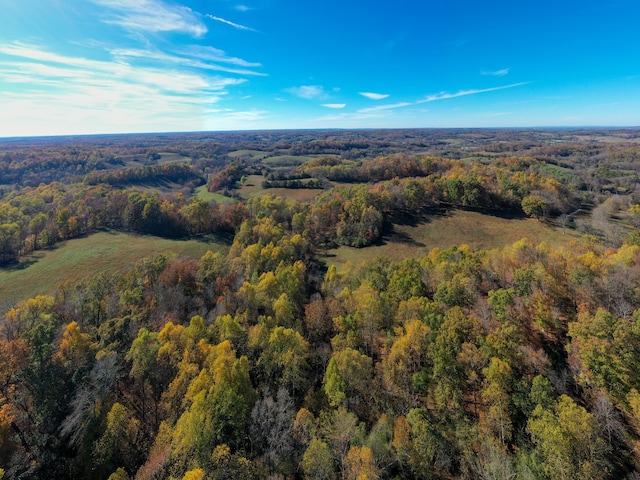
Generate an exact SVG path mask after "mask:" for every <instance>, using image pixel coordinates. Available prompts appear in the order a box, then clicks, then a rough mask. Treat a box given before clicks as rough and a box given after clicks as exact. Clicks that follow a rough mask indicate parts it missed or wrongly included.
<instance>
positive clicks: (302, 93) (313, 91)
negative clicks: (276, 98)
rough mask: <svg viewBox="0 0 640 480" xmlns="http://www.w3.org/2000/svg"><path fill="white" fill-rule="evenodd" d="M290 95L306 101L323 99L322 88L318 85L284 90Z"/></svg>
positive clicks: (323, 92)
mask: <svg viewBox="0 0 640 480" xmlns="http://www.w3.org/2000/svg"><path fill="white" fill-rule="evenodd" d="M286 91H287V92H289V93H290V94H291V95H294V96H296V97H300V98H304V99H306V100H313V99H314V98H323V97H325V95H326V94H325V91H324V88H323V87H321V86H320V85H301V86H299V87H291V88H287V89H286Z"/></svg>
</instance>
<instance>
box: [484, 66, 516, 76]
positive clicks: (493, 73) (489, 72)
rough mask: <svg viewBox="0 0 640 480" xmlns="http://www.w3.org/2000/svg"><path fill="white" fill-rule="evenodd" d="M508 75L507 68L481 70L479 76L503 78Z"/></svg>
mask: <svg viewBox="0 0 640 480" xmlns="http://www.w3.org/2000/svg"><path fill="white" fill-rule="evenodd" d="M508 74H509V69H508V68H503V69H502V70H482V71H481V72H480V75H489V76H491V77H504V76H505V75H508Z"/></svg>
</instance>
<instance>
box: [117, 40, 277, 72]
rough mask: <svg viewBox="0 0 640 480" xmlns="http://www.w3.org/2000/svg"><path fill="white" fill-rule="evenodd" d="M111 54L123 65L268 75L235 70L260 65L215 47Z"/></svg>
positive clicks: (121, 50)
mask: <svg viewBox="0 0 640 480" xmlns="http://www.w3.org/2000/svg"><path fill="white" fill-rule="evenodd" d="M109 53H111V55H113V57H114V58H115V59H117V60H120V61H121V62H123V63H128V62H130V61H132V60H143V61H147V62H156V63H158V64H159V66H160V67H162V68H164V67H166V66H167V65H171V64H172V65H176V66H180V67H185V66H188V67H192V68H197V69H201V70H214V71H218V72H225V73H233V74H237V75H257V76H265V75H266V74H264V73H260V72H256V71H254V70H248V69H246V68H235V65H238V66H243V67H259V66H260V64H259V63H249V62H247V61H245V60H242V59H240V58H235V57H227V56H226V54H225V53H224V52H223V51H222V50H218V49H216V48H213V47H200V46H196V45H193V46H191V47H189V48H186V49H182V50H179V51H176V52H175V54H173V55H172V54H168V53H164V52H161V51H159V50H152V49H146V50H143V49H136V48H114V49H110V50H109ZM203 60H204V61H203ZM220 63H226V64H230V65H234V67H229V66H226V65H219V64H220Z"/></svg>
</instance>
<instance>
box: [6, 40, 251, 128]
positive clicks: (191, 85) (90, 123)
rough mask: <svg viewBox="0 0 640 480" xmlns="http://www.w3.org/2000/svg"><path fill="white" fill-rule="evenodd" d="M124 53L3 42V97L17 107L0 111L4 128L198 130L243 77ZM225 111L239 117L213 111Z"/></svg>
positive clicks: (221, 115) (232, 118) (234, 117)
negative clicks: (87, 54) (80, 53)
mask: <svg viewBox="0 0 640 480" xmlns="http://www.w3.org/2000/svg"><path fill="white" fill-rule="evenodd" d="M123 58H124V57H117V56H115V55H114V56H113V58H112V59H111V60H104V61H101V60H88V59H85V58H81V57H74V56H64V55H60V54H56V53H52V52H50V51H48V50H47V49H45V48H42V47H39V46H34V45H26V44H17V43H0V85H2V86H3V88H2V90H1V91H0V104H2V108H3V110H4V111H11V112H16V115H12V116H11V118H9V117H8V116H5V117H4V118H0V132H2V133H1V134H2V135H20V134H24V132H28V131H31V132H33V131H37V132H39V133H40V134H43V135H44V134H62V133H108V132H126V131H160V130H164V131H166V130H176V126H179V128H177V129H180V130H198V129H202V128H203V126H202V124H201V123H202V122H203V120H202V118H203V116H204V117H206V116H207V115H209V113H208V112H209V111H210V110H211V107H212V106H213V105H215V104H217V103H218V102H220V101H221V100H222V99H223V98H224V97H225V96H226V95H228V93H229V89H230V88H232V87H233V86H235V85H238V84H241V83H243V82H245V81H246V80H245V79H244V78H232V77H228V76H226V77H225V76H219V75H212V74H211V73H204V72H200V71H194V69H190V68H182V67H181V66H180V65H179V64H178V63H175V64H171V63H170V64H168V65H164V66H163V67H162V68H160V67H156V66H148V64H142V63H141V62H138V58H137V57H135V56H128V57H126V60H127V61H124V60H123ZM255 116H256V115H255V114H254V117H255ZM225 117H228V119H230V120H233V122H239V121H240V120H239V117H238V114H237V113H233V115H232V113H229V114H227V113H224V114H220V115H219V116H218V117H216V118H219V119H222V118H225ZM60 119H64V121H62V122H61V121H60ZM216 121H217V120H216ZM198 122H200V123H198ZM233 122H231V123H233ZM223 126H224V124H220V125H219V127H218V128H222V127H223Z"/></svg>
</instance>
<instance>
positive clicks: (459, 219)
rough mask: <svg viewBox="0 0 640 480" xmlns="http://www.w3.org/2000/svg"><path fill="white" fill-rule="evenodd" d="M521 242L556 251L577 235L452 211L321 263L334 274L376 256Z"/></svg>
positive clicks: (420, 254)
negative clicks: (544, 243)
mask: <svg viewBox="0 0 640 480" xmlns="http://www.w3.org/2000/svg"><path fill="white" fill-rule="evenodd" d="M522 238H528V239H529V240H531V242H532V243H534V244H537V243H540V242H543V241H544V242H547V243H548V244H550V245H552V246H555V247H558V246H561V245H566V244H568V243H569V242H571V241H574V240H577V239H578V238H579V235H578V234H576V233H575V232H574V231H573V230H569V229H567V230H566V232H565V235H563V234H562V229H560V228H555V227H552V226H549V225H547V224H545V223H542V222H539V221H537V220H534V219H532V218H516V219H509V218H503V217H495V216H492V215H484V214H482V213H478V212H469V211H464V210H454V211H451V212H449V213H448V214H447V215H436V216H432V217H428V218H426V219H425V220H424V221H422V222H421V223H417V224H415V225H394V226H393V231H392V232H389V233H387V234H385V235H384V236H383V239H382V242H380V244H378V245H373V246H370V247H367V248H352V247H344V246H343V247H339V248H335V249H331V250H328V251H327V252H326V254H325V255H324V258H323V260H324V261H325V262H326V264H327V265H332V264H333V265H336V267H338V270H341V269H343V268H345V266H346V265H347V264H348V263H353V264H354V265H359V264H361V263H363V262H367V261H370V260H371V259H372V258H375V257H377V256H382V257H387V258H389V259H390V260H394V261H400V260H403V259H405V258H419V257H423V256H425V255H427V254H428V253H429V252H430V251H431V250H432V249H434V248H436V247H438V248H442V249H445V248H449V247H452V246H458V245H462V244H467V245H469V246H471V247H472V248H473V249H476V250H490V249H493V248H501V247H503V246H505V245H509V244H511V243H514V242H516V241H518V240H520V239H522Z"/></svg>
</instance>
